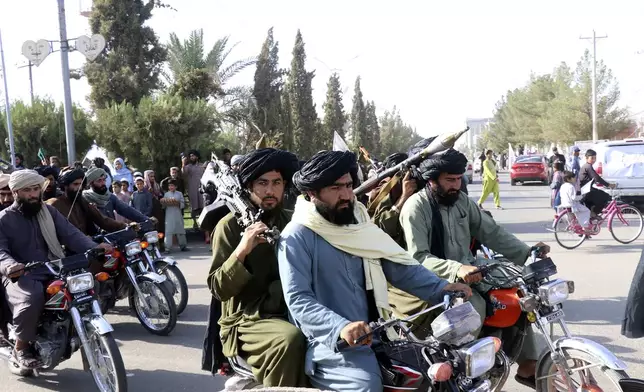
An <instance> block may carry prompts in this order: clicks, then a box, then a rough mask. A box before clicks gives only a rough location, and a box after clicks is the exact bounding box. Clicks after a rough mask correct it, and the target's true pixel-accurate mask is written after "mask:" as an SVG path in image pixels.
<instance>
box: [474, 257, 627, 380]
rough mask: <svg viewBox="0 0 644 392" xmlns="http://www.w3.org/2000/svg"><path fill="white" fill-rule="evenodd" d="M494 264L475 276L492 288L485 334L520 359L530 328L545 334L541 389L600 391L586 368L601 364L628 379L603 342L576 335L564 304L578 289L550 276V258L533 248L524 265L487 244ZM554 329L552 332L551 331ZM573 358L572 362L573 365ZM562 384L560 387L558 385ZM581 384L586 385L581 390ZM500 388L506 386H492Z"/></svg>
mask: <svg viewBox="0 0 644 392" xmlns="http://www.w3.org/2000/svg"><path fill="white" fill-rule="evenodd" d="M486 251H487V252H488V257H490V260H491V261H492V262H491V263H490V264H486V265H483V266H480V267H479V268H478V269H477V270H476V271H474V272H472V274H482V276H483V281H482V282H481V283H483V284H485V285H489V286H490V287H491V289H490V290H489V291H487V293H486V294H485V296H486V297H487V299H488V317H486V319H485V321H484V323H483V330H482V336H497V337H499V338H500V339H501V340H502V342H503V351H504V352H505V353H506V354H507V357H508V358H509V359H510V361H511V362H515V361H516V359H517V358H518V356H519V353H520V352H521V349H522V348H523V342H524V337H525V332H526V330H527V329H528V328H532V325H533V324H534V325H536V327H537V329H538V330H539V332H541V334H542V335H543V336H544V338H545V340H546V343H547V348H546V350H544V351H543V352H542V353H541V355H540V357H539V359H538V361H537V367H536V390H537V392H540V391H553V390H558V388H563V389H562V390H568V391H577V390H588V391H591V390H592V391H594V390H601V389H598V388H599V386H598V385H596V384H595V382H596V380H595V378H594V377H593V376H592V375H588V374H589V373H588V374H586V373H587V370H588V369H589V368H591V367H593V366H598V367H600V368H601V371H602V372H603V373H604V374H605V375H606V376H607V377H608V378H609V379H610V380H611V382H612V383H613V384H614V386H616V387H617V386H618V383H619V381H620V380H621V379H623V378H626V377H628V375H627V374H626V372H625V370H626V367H627V365H626V364H625V363H624V362H623V361H621V360H619V359H618V358H617V357H616V356H615V355H614V354H613V353H611V352H610V351H609V350H608V349H606V348H605V347H604V346H602V345H600V344H598V343H596V342H593V341H592V340H589V339H585V338H581V337H574V336H573V335H572V333H571V332H570V330H569V329H568V326H567V324H566V322H565V320H564V316H565V314H564V311H563V303H564V302H565V301H566V300H567V299H568V296H569V295H570V294H572V293H574V288H575V286H574V282H573V281H568V280H563V279H551V277H552V276H553V275H555V274H556V273H557V267H556V265H555V264H554V262H553V261H552V259H550V258H542V259H540V260H537V259H538V254H539V252H540V249H539V248H538V247H533V248H532V250H531V258H530V260H529V261H528V263H526V265H525V266H524V267H523V269H521V267H519V266H517V265H515V264H513V263H509V262H504V261H501V259H500V258H499V257H498V256H497V255H494V254H493V253H492V252H490V251H489V249H487V248H486ZM554 324H558V325H559V327H560V329H561V330H562V332H563V336H562V337H561V338H558V339H555V337H554V333H553V330H552V326H553V325H554ZM549 326H550V327H551V329H550V333H548V332H547V329H548V327H549ZM569 361H572V362H573V365H572V366H571V365H570V364H569ZM574 371H580V372H581V373H582V375H581V376H580V377H581V382H578V381H576V380H574V379H573V378H572V375H573V372H574ZM558 385H559V386H558ZM579 385H581V389H578V387H579ZM493 386H494V388H495V390H500V387H501V386H502V384H497V385H493Z"/></svg>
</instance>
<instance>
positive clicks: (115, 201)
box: [83, 167, 149, 223]
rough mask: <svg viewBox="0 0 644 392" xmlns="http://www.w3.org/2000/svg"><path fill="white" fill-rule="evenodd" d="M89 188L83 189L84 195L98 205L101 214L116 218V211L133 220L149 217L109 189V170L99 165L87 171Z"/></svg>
mask: <svg viewBox="0 0 644 392" xmlns="http://www.w3.org/2000/svg"><path fill="white" fill-rule="evenodd" d="M85 178H86V180H87V184H88V189H86V190H84V191H83V197H84V198H85V200H87V201H88V202H90V203H93V204H95V205H96V207H97V208H98V210H99V211H100V212H101V214H103V215H105V216H107V217H108V218H111V219H115V216H114V211H116V212H117V213H118V214H119V215H120V216H122V217H124V218H125V219H129V220H131V221H133V222H137V223H141V222H145V221H146V220H148V219H149V218H148V217H146V216H145V215H143V214H141V213H140V212H138V211H137V210H136V209H134V208H132V207H130V206H129V205H127V204H125V203H123V202H122V201H120V200H119V198H118V197H116V195H115V194H113V193H112V192H110V191H109V190H108V189H107V185H106V182H105V181H106V178H107V172H106V171H105V170H103V169H101V168H98V167H92V168H90V169H89V170H87V172H86V173H85Z"/></svg>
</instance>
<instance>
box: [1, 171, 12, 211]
mask: <svg viewBox="0 0 644 392" xmlns="http://www.w3.org/2000/svg"><path fill="white" fill-rule="evenodd" d="M10 178H11V175H9V174H0V211H2V210H4V209H5V208H7V207H9V206H11V205H12V204H13V193H12V192H11V189H9V179H10Z"/></svg>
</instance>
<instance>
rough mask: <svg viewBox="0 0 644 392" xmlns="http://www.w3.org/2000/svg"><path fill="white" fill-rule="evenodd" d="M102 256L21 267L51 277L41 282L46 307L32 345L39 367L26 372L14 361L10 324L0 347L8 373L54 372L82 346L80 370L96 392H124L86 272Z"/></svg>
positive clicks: (117, 356) (121, 369)
mask: <svg viewBox="0 0 644 392" xmlns="http://www.w3.org/2000/svg"><path fill="white" fill-rule="evenodd" d="M102 257H104V252H103V251H102V250H96V249H94V250H90V251H89V252H87V253H86V254H79V255H73V256H69V257H65V258H63V259H59V260H53V261H48V262H38V261H37V262H31V263H28V264H27V265H25V273H27V272H29V271H36V270H38V272H39V273H40V272H41V271H46V273H47V274H48V275H49V276H50V279H48V281H47V282H45V287H46V295H45V307H44V310H43V312H42V315H41V317H40V319H39V322H38V338H37V339H36V341H35V342H34V348H35V350H36V352H37V354H38V355H39V356H40V358H41V361H42V367H41V368H39V369H25V368H22V367H21V366H20V365H19V364H17V363H16V362H14V360H13V356H12V351H13V348H14V345H15V327H14V326H12V325H9V336H8V338H7V340H5V343H8V344H9V347H7V348H0V358H2V359H4V360H6V361H7V363H8V366H9V371H10V372H11V373H13V374H16V375H19V376H23V377H25V376H32V375H33V376H38V374H39V371H41V370H51V369H54V368H55V367H56V366H58V365H59V364H60V363H61V362H63V361H65V360H67V359H69V358H71V356H72V355H73V354H74V353H75V352H76V351H78V350H79V349H80V348H81V347H82V348H83V351H81V355H82V358H83V368H84V370H85V371H87V370H89V371H90V372H91V374H92V377H93V378H94V382H95V384H96V386H97V387H98V389H99V390H100V391H101V392H126V391H127V378H126V374H125V365H124V364H123V358H122V357H121V353H120V351H119V348H118V345H117V344H116V341H115V340H114V337H113V336H112V332H113V331H114V330H113V329H112V326H111V325H110V324H109V323H108V322H107V320H105V318H103V314H102V312H101V309H100V306H99V304H98V301H97V298H96V294H95V291H94V276H92V274H91V273H89V272H87V268H88V266H89V262H90V261H95V260H97V259H101V258H102ZM16 280H17V279H14V281H16ZM110 369H111V373H110Z"/></svg>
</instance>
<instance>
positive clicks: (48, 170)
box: [35, 166, 56, 177]
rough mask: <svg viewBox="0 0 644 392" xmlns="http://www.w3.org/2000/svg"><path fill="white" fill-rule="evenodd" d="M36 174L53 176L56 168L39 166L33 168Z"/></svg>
mask: <svg viewBox="0 0 644 392" xmlns="http://www.w3.org/2000/svg"><path fill="white" fill-rule="evenodd" d="M35 170H36V171H37V172H38V174H40V175H41V176H43V177H47V176H54V177H56V169H55V168H53V167H51V166H40V167H37V168H36V169H35Z"/></svg>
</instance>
